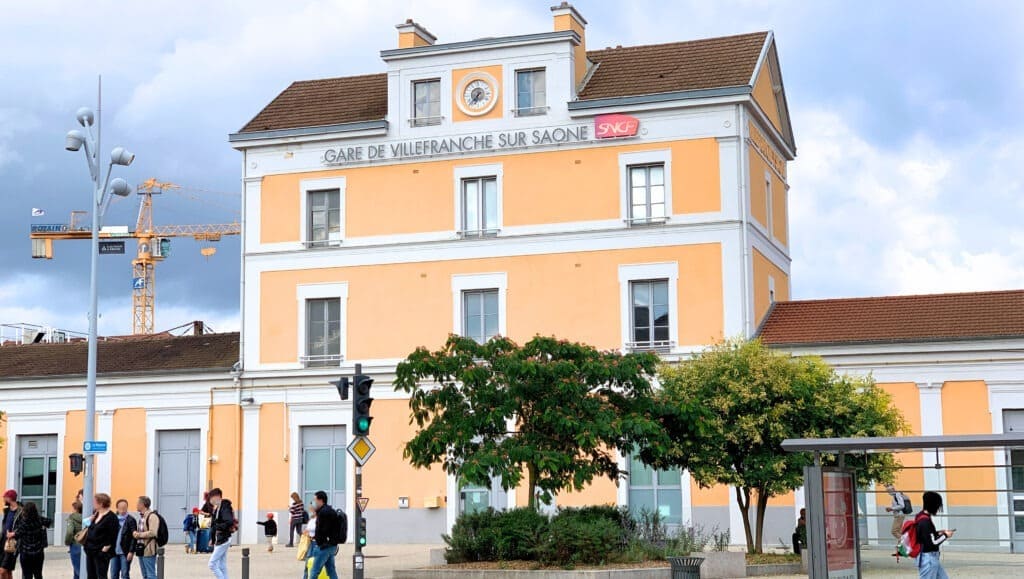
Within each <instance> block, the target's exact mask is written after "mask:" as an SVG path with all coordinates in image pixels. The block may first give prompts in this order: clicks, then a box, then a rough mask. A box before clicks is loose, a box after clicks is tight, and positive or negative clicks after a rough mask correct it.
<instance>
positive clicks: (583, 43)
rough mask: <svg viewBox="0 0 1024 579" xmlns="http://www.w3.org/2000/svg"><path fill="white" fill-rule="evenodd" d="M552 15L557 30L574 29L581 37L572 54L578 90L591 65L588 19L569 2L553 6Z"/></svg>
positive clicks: (575, 82)
mask: <svg viewBox="0 0 1024 579" xmlns="http://www.w3.org/2000/svg"><path fill="white" fill-rule="evenodd" d="M551 15H552V16H553V17H554V21H555V32H560V31H562V30H572V31H573V32H575V33H576V34H578V35H579V37H580V43H579V44H578V45H577V46H576V47H575V48H574V49H573V54H572V59H573V70H574V72H575V75H574V84H575V86H576V89H577V90H578V89H579V88H581V87H580V85H581V83H582V82H583V78H584V77H585V76H587V69H588V68H589V67H590V62H589V61H588V60H587V20H586V19H585V18H583V15H582V14H580V13H579V12H578V11H577V10H576V9H575V8H573V7H572V4H569V3H568V2H562V3H561V4H559V5H558V6H552V7H551Z"/></svg>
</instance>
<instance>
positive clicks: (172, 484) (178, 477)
mask: <svg viewBox="0 0 1024 579" xmlns="http://www.w3.org/2000/svg"><path fill="white" fill-rule="evenodd" d="M200 441H201V436H200V432H199V430H198V429H196V430H159V431H157V433H156V448H157V456H156V460H157V464H156V485H155V488H156V497H155V501H156V504H155V506H154V508H155V509H156V510H158V511H160V514H161V515H163V517H164V519H165V520H166V521H167V530H168V534H169V536H170V540H171V542H174V543H182V542H184V531H183V527H182V523H183V522H184V520H185V515H186V514H188V513H191V512H192V509H193V508H195V507H200V506H202V498H203V497H202V491H201V490H200V488H201V487H200V484H199V483H200V480H199V452H200V449H199V444H200Z"/></svg>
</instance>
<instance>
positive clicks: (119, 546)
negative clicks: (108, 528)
mask: <svg viewBox="0 0 1024 579" xmlns="http://www.w3.org/2000/svg"><path fill="white" fill-rule="evenodd" d="M115 512H116V514H117V524H118V528H117V543H116V544H115V546H114V556H113V557H111V559H110V577H111V579H129V578H130V577H131V570H132V559H134V558H135V531H136V530H137V529H138V523H136V522H135V517H133V516H131V515H129V514H128V501H126V500H125V499H118V501H117V504H116V505H115Z"/></svg>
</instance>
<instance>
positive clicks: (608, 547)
mask: <svg viewBox="0 0 1024 579" xmlns="http://www.w3.org/2000/svg"><path fill="white" fill-rule="evenodd" d="M623 538H624V535H623V529H622V525H621V523H620V522H619V521H617V520H614V519H612V518H610V517H608V516H604V515H603V514H598V513H594V512H584V513H581V512H579V511H572V510H567V511H562V512H560V513H559V514H558V515H557V516H555V518H553V519H552V520H551V524H550V525H549V527H548V533H547V536H546V537H545V539H544V541H543V543H542V544H541V546H540V553H539V554H540V560H541V561H542V562H544V563H546V564H549V565H561V566H572V565H600V564H602V563H606V562H611V561H614V560H618V559H621V557H622V546H623Z"/></svg>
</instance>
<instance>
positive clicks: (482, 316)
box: [462, 288, 501, 344]
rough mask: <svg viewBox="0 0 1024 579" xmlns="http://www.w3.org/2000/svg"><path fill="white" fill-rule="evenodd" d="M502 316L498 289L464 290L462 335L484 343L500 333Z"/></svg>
mask: <svg viewBox="0 0 1024 579" xmlns="http://www.w3.org/2000/svg"><path fill="white" fill-rule="evenodd" d="M500 316H501V313H500V310H499V304H498V290H497V289H496V288H495V289H477V290H466V291H463V292H462V335H463V336H465V337H467V338H472V339H474V340H476V341H477V342H479V343H481V344H483V343H485V342H487V341H488V340H490V339H491V338H493V337H494V336H497V335H498V332H499V330H498V322H499V318H500Z"/></svg>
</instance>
